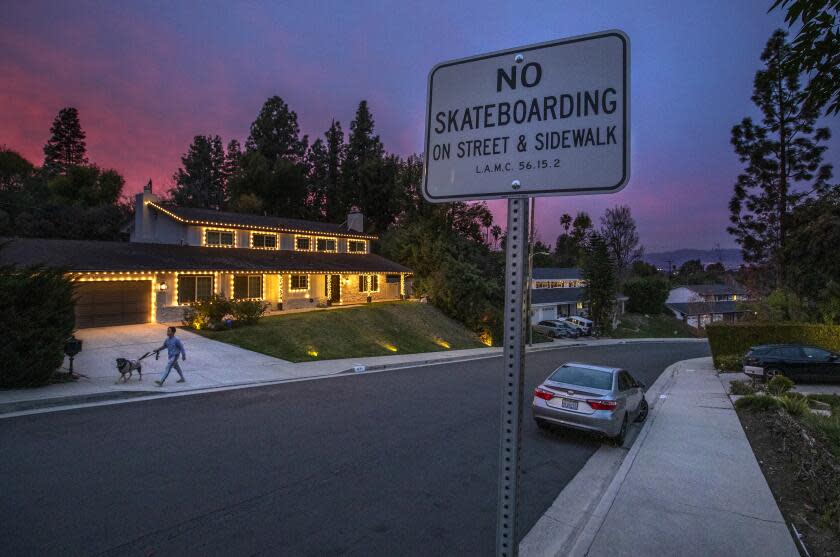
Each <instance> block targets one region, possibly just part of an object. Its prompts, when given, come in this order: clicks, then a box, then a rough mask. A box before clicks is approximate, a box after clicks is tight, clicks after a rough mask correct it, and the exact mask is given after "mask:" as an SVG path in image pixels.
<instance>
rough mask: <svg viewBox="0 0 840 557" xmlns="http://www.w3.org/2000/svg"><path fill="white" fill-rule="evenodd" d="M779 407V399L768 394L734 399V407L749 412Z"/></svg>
mask: <svg viewBox="0 0 840 557" xmlns="http://www.w3.org/2000/svg"><path fill="white" fill-rule="evenodd" d="M779 407H781V403H780V402H779V399H778V398H776V397H774V396H768V395H748V396H745V397H743V398H739V399H738V400H736V401H735V408H737V409H738V410H749V411H750V412H766V411H767V410H773V409H775V408H779Z"/></svg>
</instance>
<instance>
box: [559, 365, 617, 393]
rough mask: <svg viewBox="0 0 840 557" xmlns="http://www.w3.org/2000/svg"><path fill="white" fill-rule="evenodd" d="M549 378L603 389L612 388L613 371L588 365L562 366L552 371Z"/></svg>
mask: <svg viewBox="0 0 840 557" xmlns="http://www.w3.org/2000/svg"><path fill="white" fill-rule="evenodd" d="M548 380H549V381H556V382H558V383H568V384H569V385H578V386H580V387H588V388H590V389H600V390H602V391H609V390H610V389H612V373H611V372H609V371H601V370H598V369H591V368H588V367H577V366H562V367H559V368H557V371H555V372H554V373H552V374H551V377H549V378H548Z"/></svg>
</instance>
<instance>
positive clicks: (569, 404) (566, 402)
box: [560, 398, 578, 410]
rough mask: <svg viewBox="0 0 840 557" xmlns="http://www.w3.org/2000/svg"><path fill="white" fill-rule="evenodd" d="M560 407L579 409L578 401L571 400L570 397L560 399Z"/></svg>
mask: <svg viewBox="0 0 840 557" xmlns="http://www.w3.org/2000/svg"><path fill="white" fill-rule="evenodd" d="M560 407H561V408H565V409H567V410H577V409H578V401H576V400H571V399H568V398H564V399H563V400H561V401H560Z"/></svg>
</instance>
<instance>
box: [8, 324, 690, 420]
mask: <svg viewBox="0 0 840 557" xmlns="http://www.w3.org/2000/svg"><path fill="white" fill-rule="evenodd" d="M696 340H700V341H703V342H705V340H706V339H655V340H634V339H627V340H617V341H615V342H609V343H602V344H595V343H589V342H572V343H568V344H565V343H564V344H559V343H556V344H555V343H554V342H552V343H545V344H548V346H539V345H536V346H533V347H532V348H531V349H530V350H528V349H526V354H530V353H534V352H545V351H548V350H561V349H564V348H581V347H587V346H613V345H626V344H650V343H667V342H686V341H696ZM502 356H503V353H502V352H501V351H496V352H491V353H488V354H473V355H469V356H452V357H449V358H432V359H424V360H413V361H406V362H397V363H393V364H375V365H372V366H365V370H364V371H363V372H357V371H355V370H354V369H353V368H347V369H343V370H339V371H332V372H329V373H324V374H319V375H308V376H303V377H292V378H287V379H265V380H261V381H249V382H243V383H228V384H224V385H215V386H208V387H196V388H185V389H181V390H178V391H155V390H144V391H110V392H107V393H90V394H85V395H77V396H66V397H53V398H48V399H39V400H22V401H16V402H9V403H0V419H3V418H11V417H16V416H22V415H30V414H40V413H45V412H50V411H54V412H58V411H62V410H74V409H77V408H84V407H88V406H95V405H103V404H108V403H112V404H119V403H127V402H138V401H143V400H153V399H157V398H166V397H173V396H187V395H194V394H204V393H212V392H218V391H225V390H236V389H247V388H251V387H265V386H269V385H279V384H282V383H291V382H296V381H310V380H315V379H326V378H330V377H337V376H342V375H361V374H363V373H378V372H383V371H389V370H397V369H403V368H406V367H419V366H431V365H437V364H446V363H453V362H459V361H464V362H466V361H471V360H481V359H490V358H501V357H502ZM666 371H667V370H666ZM663 373H664V372H663ZM128 393H137V394H128Z"/></svg>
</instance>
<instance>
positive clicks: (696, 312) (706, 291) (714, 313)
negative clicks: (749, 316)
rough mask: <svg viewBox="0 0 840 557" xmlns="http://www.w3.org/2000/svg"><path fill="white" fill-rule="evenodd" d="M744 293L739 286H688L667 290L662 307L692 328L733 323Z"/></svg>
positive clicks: (740, 309)
mask: <svg viewBox="0 0 840 557" xmlns="http://www.w3.org/2000/svg"><path fill="white" fill-rule="evenodd" d="M747 300H748V298H747V291H746V290H745V289H744V288H743V287H741V286H739V285H728V284H691V285H686V286H679V287H677V288H673V289H671V291H670V292H669V293H668V299H667V300H665V306H666V307H667V308H668V309H670V310H671V311H672V312H673V313H674V315H675V316H676V317H677V319H681V320H683V321H685V322H686V323H687V324H688V325H689V326H691V327H694V328H704V327H705V326H706V325H708V324H709V323H713V322H715V321H737V320H739V319H740V318H741V317H742V316H743V314H744V309H743V308H742V307H741V306H740V305H739V302H743V301H747Z"/></svg>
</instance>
